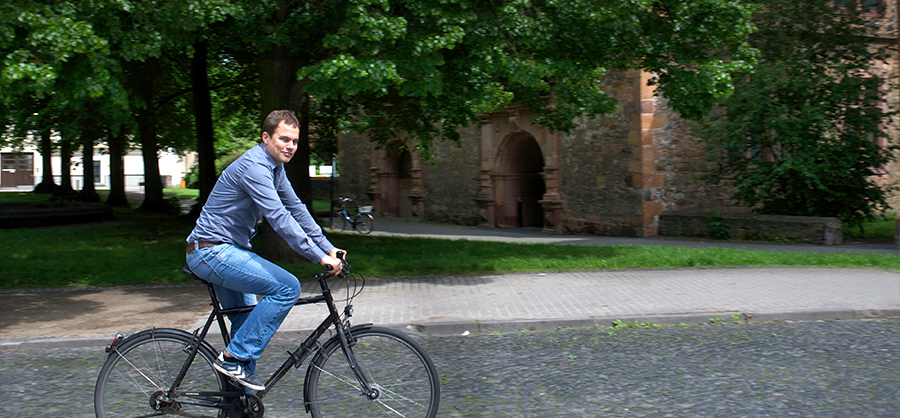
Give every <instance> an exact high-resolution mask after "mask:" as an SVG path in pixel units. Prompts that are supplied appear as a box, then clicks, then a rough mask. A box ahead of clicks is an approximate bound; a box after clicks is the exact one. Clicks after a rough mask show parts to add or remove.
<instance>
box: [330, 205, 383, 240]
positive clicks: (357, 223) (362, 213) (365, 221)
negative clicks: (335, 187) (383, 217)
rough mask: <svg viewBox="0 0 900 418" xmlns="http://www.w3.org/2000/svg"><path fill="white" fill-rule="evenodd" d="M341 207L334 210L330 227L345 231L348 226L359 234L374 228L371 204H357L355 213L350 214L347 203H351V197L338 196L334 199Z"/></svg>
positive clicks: (366, 232)
mask: <svg viewBox="0 0 900 418" xmlns="http://www.w3.org/2000/svg"><path fill="white" fill-rule="evenodd" d="M334 202H335V203H336V204H338V205H340V206H341V208H340V209H338V210H336V211H334V218H333V222H332V224H331V229H334V230H337V229H340V230H341V231H346V230H347V228H348V227H349V228H350V229H351V230H353V231H356V232H359V233H360V234H368V233H371V232H372V230H373V229H375V217H373V216H372V207H371V206H357V208H356V214H354V215H353V216H350V212H349V211H348V210H347V204H349V203H352V202H353V199H350V198H347V197H339V198H337V200H335V201H334Z"/></svg>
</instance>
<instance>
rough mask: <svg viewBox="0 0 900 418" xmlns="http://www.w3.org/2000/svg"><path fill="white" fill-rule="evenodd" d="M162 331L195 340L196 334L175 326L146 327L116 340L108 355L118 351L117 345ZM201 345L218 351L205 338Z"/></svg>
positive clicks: (120, 345) (212, 350)
mask: <svg viewBox="0 0 900 418" xmlns="http://www.w3.org/2000/svg"><path fill="white" fill-rule="evenodd" d="M160 333H169V334H180V335H181V336H183V337H185V338H187V339H188V340H192V341H193V340H194V335H193V334H191V333H189V332H187V331H184V330H180V329H175V328H152V329H145V330H143V331H140V332H137V333H134V334H132V335H129V336H128V337H126V338H122V339H119V340H118V341H116V342H115V343H114V344H113V345H112V348H113V349H112V350H109V352H108V353H107V355H106V357H107V358H108V357H110V356H112V355H113V354H115V353H116V350H114V349H115V348H117V347H122V346H124V345H125V344H127V343H129V342H131V341H134V340H137V339H140V338H143V337H144V336H147V335H153V334H160ZM200 345H201V346H205V348H207V349H208V350H209V351H211V352H213V353H215V352H216V350H215V349H214V348H213V346H212V345H211V344H210V343H208V342H206V341H205V340H204V341H200Z"/></svg>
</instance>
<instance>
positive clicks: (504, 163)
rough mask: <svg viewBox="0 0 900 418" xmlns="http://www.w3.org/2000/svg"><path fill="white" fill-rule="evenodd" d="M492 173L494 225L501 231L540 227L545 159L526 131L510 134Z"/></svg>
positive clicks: (501, 148) (502, 146)
mask: <svg viewBox="0 0 900 418" xmlns="http://www.w3.org/2000/svg"><path fill="white" fill-rule="evenodd" d="M496 160H497V163H496V169H495V170H494V173H493V174H492V178H493V181H494V191H495V202H496V216H497V218H496V225H497V226H498V227H500V228H514V227H523V226H543V225H544V221H543V208H541V204H540V200H541V199H542V197H543V196H544V192H545V191H546V187H545V186H544V179H543V178H542V177H541V173H542V172H543V171H544V156H543V153H542V152H541V147H540V146H539V145H538V143H537V141H535V139H534V137H532V136H531V135H529V134H528V133H525V132H515V133H513V134H511V135H509V136H508V137H507V138H506V139H505V140H504V141H503V143H502V144H501V146H500V147H499V152H498V155H497V158H496Z"/></svg>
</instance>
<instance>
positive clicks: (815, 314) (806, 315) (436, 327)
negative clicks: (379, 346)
mask: <svg viewBox="0 0 900 418" xmlns="http://www.w3.org/2000/svg"><path fill="white" fill-rule="evenodd" d="M735 318H738V321H739V322H740V323H751V324H758V323H764V322H773V321H774V322H778V321H793V322H811V321H839V320H848V319H900V309H832V310H827V309H825V310H808V311H783V312H738V311H723V312H708V313H691V314H677V313H673V314H649V315H632V316H617V317H613V316H608V317H593V318H585V319H563V318H560V319H535V320H528V319H525V320H510V321H471V322H467V321H456V322H433V323H421V324H376V325H380V326H384V327H387V328H394V329H398V330H401V331H404V332H408V333H420V334H426V335H462V334H465V333H467V332H468V333H473V334H475V333H480V334H484V333H492V332H517V331H523V330H528V331H541V330H553V329H561V328H579V327H593V326H600V327H609V326H612V325H613V324H614V323H617V322H621V323H626V324H627V323H649V324H660V325H678V324H705V323H713V322H722V323H731V322H734V321H735ZM308 332H309V330H302V329H286V330H280V331H279V332H278V334H277V335H276V338H294V339H297V340H298V343H299V342H300V341H302V339H304V338H306V335H307V334H308ZM112 338H113V336H112V335H109V336H104V337H52V338H25V339H11V340H0V351H11V350H29V349H49V348H87V347H96V348H97V350H98V353H102V352H103V350H104V349H105V348H106V344H108V343H109V342H110V341H112ZM207 339H209V340H211V341H214V342H219V345H220V342H221V339H219V333H218V332H214V331H210V334H209V335H208V336H207ZM216 345H217V344H216V343H214V344H213V346H216Z"/></svg>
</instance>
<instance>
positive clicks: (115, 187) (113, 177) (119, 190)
mask: <svg viewBox="0 0 900 418" xmlns="http://www.w3.org/2000/svg"><path fill="white" fill-rule="evenodd" d="M108 141H109V197H107V198H106V204H107V205H109V206H115V207H123V208H127V207H130V206H131V205H130V204H129V203H128V196H127V195H126V194H125V163H124V162H123V161H122V157H123V156H124V155H125V144H126V143H127V141H128V139H127V138H126V137H125V134H118V135H110V137H109V139H108Z"/></svg>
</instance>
